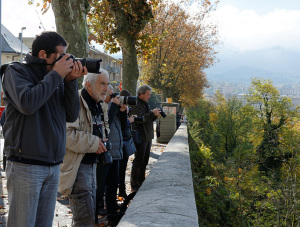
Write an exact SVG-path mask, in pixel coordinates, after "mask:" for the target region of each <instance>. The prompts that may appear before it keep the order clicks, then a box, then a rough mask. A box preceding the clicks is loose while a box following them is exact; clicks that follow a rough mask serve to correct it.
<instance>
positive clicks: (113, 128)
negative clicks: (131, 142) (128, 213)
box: [96, 86, 127, 224]
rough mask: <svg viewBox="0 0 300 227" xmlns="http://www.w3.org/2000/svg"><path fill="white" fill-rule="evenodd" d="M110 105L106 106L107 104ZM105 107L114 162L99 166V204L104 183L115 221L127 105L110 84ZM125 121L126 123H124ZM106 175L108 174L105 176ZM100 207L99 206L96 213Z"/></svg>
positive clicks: (108, 216)
mask: <svg viewBox="0 0 300 227" xmlns="http://www.w3.org/2000/svg"><path fill="white" fill-rule="evenodd" d="M106 105H108V107H107V108H106V107H105V106H106ZM102 106H103V109H107V112H108V125H109V130H110V132H109V136H108V142H109V144H111V149H110V151H109V152H110V154H111V156H112V159H113V161H112V163H111V164H109V165H106V166H103V165H101V164H100V163H99V164H98V167H97V173H98V176H97V180H98V182H97V184H98V186H99V188H98V189H97V200H99V201H97V206H100V205H101V200H102V196H103V194H104V191H103V185H105V186H106V187H105V204H106V208H107V219H108V221H109V224H110V223H113V222H114V218H115V216H116V215H118V212H117V210H118V208H119V207H118V204H117V202H116V195H117V189H118V180H119V175H118V174H119V160H122V159H123V151H122V147H123V136H122V131H123V130H124V127H125V125H126V122H127V106H126V105H124V104H122V103H121V99H120V96H119V94H117V93H113V87H111V86H110V88H109V91H108V97H107V98H106V100H105V102H103V104H102ZM124 122H125V123H124ZM105 175H106V176H105ZM99 208H100V207H97V211H96V215H97V212H98V210H99Z"/></svg>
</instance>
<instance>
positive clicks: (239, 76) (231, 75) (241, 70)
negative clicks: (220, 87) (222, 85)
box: [207, 66, 300, 84]
mask: <svg viewBox="0 0 300 227" xmlns="http://www.w3.org/2000/svg"><path fill="white" fill-rule="evenodd" d="M253 77H258V78H263V79H270V80H272V81H273V83H274V84H289V83H300V76H295V75H292V74H289V73H280V72H272V71H269V70H263V69H259V68H255V67H251V66H240V67H238V68H235V69H232V70H228V71H224V72H213V71H212V70H211V71H210V72H207V78H208V80H209V81H210V80H211V81H214V82H222V81H227V82H234V83H237V84H249V83H250V81H251V78H253Z"/></svg>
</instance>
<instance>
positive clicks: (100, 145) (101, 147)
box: [96, 140, 107, 154]
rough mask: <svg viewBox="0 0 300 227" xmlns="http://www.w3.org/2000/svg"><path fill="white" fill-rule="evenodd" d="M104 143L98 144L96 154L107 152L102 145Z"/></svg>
mask: <svg viewBox="0 0 300 227" xmlns="http://www.w3.org/2000/svg"><path fill="white" fill-rule="evenodd" d="M103 142H104V141H101V140H100V142H99V146H98V150H97V152H96V154H101V153H104V152H106V151H107V149H106V147H105V145H104V144H103Z"/></svg>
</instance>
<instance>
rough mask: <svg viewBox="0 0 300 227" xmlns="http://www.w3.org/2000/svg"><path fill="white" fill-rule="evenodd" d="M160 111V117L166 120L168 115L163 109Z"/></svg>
mask: <svg viewBox="0 0 300 227" xmlns="http://www.w3.org/2000/svg"><path fill="white" fill-rule="evenodd" d="M159 109H160V115H161V116H162V117H163V118H165V117H166V116H167V114H166V113H165V112H164V111H163V110H162V108H159Z"/></svg>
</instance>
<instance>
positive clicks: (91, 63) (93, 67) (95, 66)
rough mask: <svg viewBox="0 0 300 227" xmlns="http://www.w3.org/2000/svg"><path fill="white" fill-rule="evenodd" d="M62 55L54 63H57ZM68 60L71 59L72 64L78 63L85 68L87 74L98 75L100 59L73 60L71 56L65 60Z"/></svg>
mask: <svg viewBox="0 0 300 227" xmlns="http://www.w3.org/2000/svg"><path fill="white" fill-rule="evenodd" d="M64 55H65V54H62V55H60V56H59V57H58V58H57V59H56V60H55V62H57V61H59V60H60V59H61V58H62V57H63V56H64ZM69 59H73V62H75V61H80V62H81V64H82V66H85V67H86V68H87V71H88V72H89V73H99V69H100V62H102V59H88V58H75V57H74V56H73V55H70V57H68V58H67V60H69ZM55 62H54V63H55ZM54 63H53V64H54Z"/></svg>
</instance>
